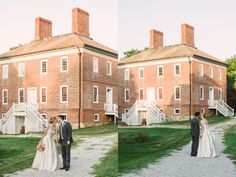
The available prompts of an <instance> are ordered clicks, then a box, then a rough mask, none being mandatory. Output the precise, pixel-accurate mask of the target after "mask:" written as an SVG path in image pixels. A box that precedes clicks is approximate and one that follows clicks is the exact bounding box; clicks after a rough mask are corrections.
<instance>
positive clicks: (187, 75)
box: [118, 24, 233, 125]
mask: <svg viewBox="0 0 236 177" xmlns="http://www.w3.org/2000/svg"><path fill="white" fill-rule="evenodd" d="M226 67H227V65H226V64H225V63H224V62H223V61H222V60H219V59H217V58H215V57H213V56H211V55H209V54H207V53H205V52H203V51H201V50H199V49H197V48H196V47H195V43H194V28H193V27H192V26H190V25H188V24H182V25H181V44H177V45H170V46H163V33H162V32H160V31H157V30H150V47H149V48H148V49H147V50H145V51H143V52H141V53H139V54H137V55H134V56H131V57H129V58H125V59H122V60H121V61H120V62H119V64H118V68H119V75H120V78H121V80H120V85H121V89H120V91H119V95H121V96H120V97H119V113H120V114H122V113H123V114H122V120H123V121H124V122H126V123H127V124H129V125H140V124H142V123H147V124H151V123H158V122H161V121H162V120H164V119H165V118H169V119H177V120H182V119H188V118H190V117H191V116H193V115H194V112H196V111H201V112H204V113H205V114H206V115H210V114H214V113H216V112H217V113H218V112H220V113H221V114H223V115H225V116H231V115H232V114H233V110H232V109H231V108H230V107H229V106H228V105H227V104H226V102H227V100H226V98H227V97H226V95H227V93H226V81H227V80H226Z"/></svg>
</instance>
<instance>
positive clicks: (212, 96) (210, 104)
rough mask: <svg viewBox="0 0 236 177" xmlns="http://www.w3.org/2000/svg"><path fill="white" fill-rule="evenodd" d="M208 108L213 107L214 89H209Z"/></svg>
mask: <svg viewBox="0 0 236 177" xmlns="http://www.w3.org/2000/svg"><path fill="white" fill-rule="evenodd" d="M209 106H214V88H213V87H209Z"/></svg>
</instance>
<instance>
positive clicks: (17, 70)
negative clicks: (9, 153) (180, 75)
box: [0, 8, 118, 133]
mask: <svg viewBox="0 0 236 177" xmlns="http://www.w3.org/2000/svg"><path fill="white" fill-rule="evenodd" d="M117 57H118V55H117V52H116V51H114V50H112V49H110V48H109V47H106V46H105V45H103V44H100V43H98V42H96V41H95V40H93V39H92V38H91V37H90V33H89V14H88V12H86V11H84V10H82V9H79V8H74V9H73V10H72V33H69V34H63V35H59V36H52V22H51V21H50V20H47V19H43V18H41V17H38V18H36V19H35V39H34V40H33V41H31V42H30V43H28V44H24V45H20V46H18V47H15V48H12V49H10V51H8V52H6V53H4V54H2V55H0V77H1V78H2V79H1V80H0V82H1V83H0V87H1V90H2V91H1V97H2V99H1V101H0V103H1V106H0V111H1V113H2V120H1V125H0V129H2V131H3V132H4V133H20V131H22V132H24V131H25V132H30V131H40V130H42V127H43V126H45V125H46V118H48V117H51V116H57V115H58V114H61V115H64V116H65V117H66V118H67V119H68V120H69V121H70V122H71V123H72V124H73V126H74V127H78V126H80V127H83V126H88V125H94V124H100V123H108V122H113V121H115V117H117V114H118V113H117V104H118V77H117V75H116V73H118V60H117Z"/></svg>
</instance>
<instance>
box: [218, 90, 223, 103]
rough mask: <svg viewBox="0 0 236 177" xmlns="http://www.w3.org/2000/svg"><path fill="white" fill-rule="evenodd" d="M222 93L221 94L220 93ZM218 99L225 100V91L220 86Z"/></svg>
mask: <svg viewBox="0 0 236 177" xmlns="http://www.w3.org/2000/svg"><path fill="white" fill-rule="evenodd" d="M219 93H220V95H219ZM218 100H223V91H222V88H218Z"/></svg>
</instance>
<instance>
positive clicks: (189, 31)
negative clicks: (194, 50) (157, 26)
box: [181, 23, 195, 47]
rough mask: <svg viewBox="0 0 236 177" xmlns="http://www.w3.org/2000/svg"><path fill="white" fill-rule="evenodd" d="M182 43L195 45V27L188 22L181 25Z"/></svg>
mask: <svg viewBox="0 0 236 177" xmlns="http://www.w3.org/2000/svg"><path fill="white" fill-rule="evenodd" d="M181 43H182V44H186V45H189V46H191V47H194V46H195V43H194V27H192V26H190V25H188V24H186V23H184V24H182V25H181Z"/></svg>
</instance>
